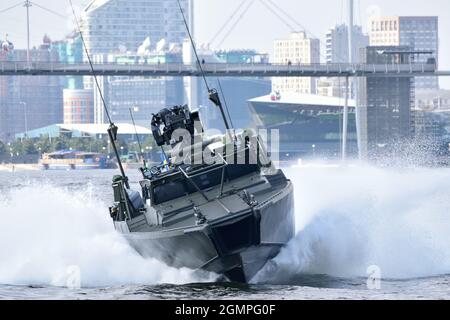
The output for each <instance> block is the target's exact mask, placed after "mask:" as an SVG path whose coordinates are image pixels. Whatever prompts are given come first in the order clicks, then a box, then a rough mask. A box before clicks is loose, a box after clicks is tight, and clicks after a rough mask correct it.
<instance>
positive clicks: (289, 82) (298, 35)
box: [272, 32, 320, 94]
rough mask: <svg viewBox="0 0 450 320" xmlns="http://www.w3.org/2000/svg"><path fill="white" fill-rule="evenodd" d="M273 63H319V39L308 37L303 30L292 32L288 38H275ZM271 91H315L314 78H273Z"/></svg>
mask: <svg viewBox="0 0 450 320" xmlns="http://www.w3.org/2000/svg"><path fill="white" fill-rule="evenodd" d="M273 62H274V63H275V64H284V65H291V64H314V63H320V41H319V39H312V38H309V37H308V36H307V35H306V33H305V32H293V33H291V34H290V36H289V38H288V39H280V40H275V42H274V59H273ZM272 89H273V91H280V92H282V93H289V92H292V93H300V94H314V93H316V80H315V79H313V78H293V77H290V78H273V79H272Z"/></svg>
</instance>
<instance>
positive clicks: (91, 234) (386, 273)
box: [0, 165, 450, 299]
mask: <svg viewBox="0 0 450 320" xmlns="http://www.w3.org/2000/svg"><path fill="white" fill-rule="evenodd" d="M285 172H286V174H287V175H288V176H289V178H290V179H292V181H293V182H294V187H295V201H296V224H297V225H296V228H297V236H296V237H295V238H294V239H293V240H292V241H291V243H290V244H289V245H288V246H287V247H286V248H285V249H283V251H282V252H281V253H280V255H279V256H278V257H276V258H275V259H274V260H273V261H270V262H269V263H268V264H267V265H266V267H265V268H264V269H263V270H261V271H260V273H259V274H258V275H257V276H256V278H255V279H254V280H253V283H252V284H250V285H240V284H232V283H223V282H217V276H216V275H213V274H206V273H203V272H196V271H192V270H188V269H181V270H177V269H174V268H170V267H168V266H166V265H164V264H163V263H161V262H159V261H157V260H152V259H143V258H142V257H140V256H139V255H137V254H136V253H135V252H134V251H133V250H132V249H131V248H130V247H129V246H128V245H127V244H126V243H125V242H124V241H123V239H122V238H121V237H120V236H119V235H118V234H116V233H115V231H114V229H113V226H112V223H111V220H110V218H109V213H108V205H109V204H110V202H111V197H112V190H111V186H110V181H111V178H112V176H113V174H116V172H115V171H109V170H106V171H89V172H88V171H86V172H82V171H69V172H65V171H59V172H58V171H53V172H52V171H49V172H44V171H16V172H5V171H3V172H1V171H0V218H1V219H0V243H1V245H0V299H450V170H448V169H420V168H409V169H382V168H374V167H370V166H345V167H327V166H320V165H314V166H310V167H301V168H294V167H291V168H285ZM130 178H131V181H132V186H135V187H137V182H138V180H139V173H138V172H137V171H134V172H130ZM74 276H75V278H74ZM73 279H76V281H75V282H73ZM71 281H72V282H71ZM78 281H79V282H78ZM73 284H76V285H73ZM78 284H80V285H81V288H78Z"/></svg>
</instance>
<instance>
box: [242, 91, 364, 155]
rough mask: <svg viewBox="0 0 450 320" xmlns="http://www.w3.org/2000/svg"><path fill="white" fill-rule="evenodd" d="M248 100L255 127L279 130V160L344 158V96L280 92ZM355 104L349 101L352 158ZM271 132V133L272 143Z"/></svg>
mask: <svg viewBox="0 0 450 320" xmlns="http://www.w3.org/2000/svg"><path fill="white" fill-rule="evenodd" d="M248 103H249V108H250V111H251V114H252V120H253V127H254V128H257V129H269V130H278V131H279V139H280V140H279V148H280V150H279V154H278V158H279V159H280V160H294V161H296V160H297V159H305V158H320V159H337V158H339V157H341V152H342V118H343V109H344V103H345V101H344V99H341V98H336V97H323V96H318V95H307V94H298V93H288V94H283V93H281V94H270V95H266V96H262V97H258V98H255V99H251V100H249V101H248ZM355 106H356V103H355V101H354V100H350V101H349V126H348V155H349V157H352V156H353V157H355V156H356V155H357V154H358V151H357V150H358V149H357V134H356V121H355ZM270 135H271V134H270V132H269V133H268V138H269V144H270V143H271V141H270Z"/></svg>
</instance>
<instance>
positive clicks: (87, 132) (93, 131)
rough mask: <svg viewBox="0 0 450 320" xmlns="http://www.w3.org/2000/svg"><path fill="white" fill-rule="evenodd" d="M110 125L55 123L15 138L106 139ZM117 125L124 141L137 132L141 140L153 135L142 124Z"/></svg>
mask: <svg viewBox="0 0 450 320" xmlns="http://www.w3.org/2000/svg"><path fill="white" fill-rule="evenodd" d="M108 126H109V125H108V124H54V125H51V126H46V127H42V128H37V129H34V130H30V131H28V132H26V133H25V132H22V133H18V134H16V135H15V138H16V139H22V138H24V137H25V136H27V137H28V138H30V139H39V138H48V139H54V138H59V137H62V136H64V137H67V138H96V139H104V138H105V137H107V134H106V132H107V131H108ZM116 126H117V127H118V128H119V130H118V132H117V135H118V137H119V138H120V139H121V140H123V141H126V140H135V139H136V132H137V134H138V136H139V138H140V139H141V141H145V140H146V139H147V138H149V137H150V136H151V135H152V132H151V130H149V129H147V128H143V127H140V126H136V127H134V126H133V125H131V124H129V123H116Z"/></svg>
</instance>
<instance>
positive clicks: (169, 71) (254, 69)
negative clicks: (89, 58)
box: [0, 62, 450, 77]
mask: <svg viewBox="0 0 450 320" xmlns="http://www.w3.org/2000/svg"><path fill="white" fill-rule="evenodd" d="M202 67H203V70H204V72H205V74H206V76H208V77H348V76H350V77H353V76H355V77H412V76H414V77H418V76H419V77H420V76H450V71H437V70H436V66H435V65H434V64H417V63H416V64H390V65H376V64H375V65H374V64H312V65H303V64H302V65H275V64H224V63H220V64H208V63H207V64H204V65H203V66H202ZM94 69H95V73H96V74H97V75H100V76H154V77H160V76H176V77H199V76H201V72H200V70H199V68H198V67H197V66H195V65H186V64H181V63H180V64H178V63H172V64H128V65H125V64H95V65H94ZM6 75H16V76H26V75H48V76H65V75H72V76H89V75H92V71H91V69H90V66H89V64H87V63H86V64H85V63H83V64H61V63H53V62H32V63H30V65H28V63H27V62H0V76H6Z"/></svg>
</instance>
